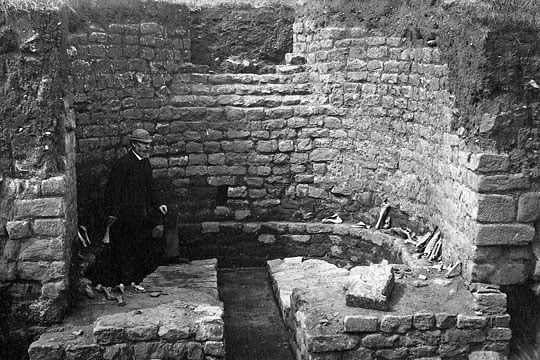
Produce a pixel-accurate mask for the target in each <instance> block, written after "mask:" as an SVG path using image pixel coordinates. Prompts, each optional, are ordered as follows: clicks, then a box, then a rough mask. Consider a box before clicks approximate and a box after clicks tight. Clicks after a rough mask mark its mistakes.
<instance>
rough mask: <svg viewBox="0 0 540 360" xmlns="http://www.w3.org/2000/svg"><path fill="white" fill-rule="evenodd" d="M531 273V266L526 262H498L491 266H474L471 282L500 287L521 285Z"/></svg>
mask: <svg viewBox="0 0 540 360" xmlns="http://www.w3.org/2000/svg"><path fill="white" fill-rule="evenodd" d="M530 273H531V266H530V264H529V263H528V262H526V261H510V260H506V261H505V260H497V261H496V262H493V263H491V264H489V263H488V264H473V265H472V267H471V280H472V281H478V282H484V283H492V284H498V285H510V284H521V283H524V282H525V281H526V280H527V279H528V278H529V276H530Z"/></svg>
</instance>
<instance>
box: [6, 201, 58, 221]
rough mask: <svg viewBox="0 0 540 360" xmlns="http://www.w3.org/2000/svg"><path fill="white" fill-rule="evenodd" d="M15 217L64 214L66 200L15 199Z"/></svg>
mask: <svg viewBox="0 0 540 360" xmlns="http://www.w3.org/2000/svg"><path fill="white" fill-rule="evenodd" d="M14 211H15V218H17V219H22V218H40V217H61V216H64V200H63V199H62V198H42V199H28V200H15V202H14Z"/></svg>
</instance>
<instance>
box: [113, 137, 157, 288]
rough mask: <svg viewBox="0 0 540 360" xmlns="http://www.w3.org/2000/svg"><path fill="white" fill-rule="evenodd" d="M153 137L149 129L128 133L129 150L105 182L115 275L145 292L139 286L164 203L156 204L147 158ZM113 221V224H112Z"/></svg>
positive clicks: (149, 265) (147, 267)
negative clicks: (115, 268)
mask: <svg viewBox="0 0 540 360" xmlns="http://www.w3.org/2000/svg"><path fill="white" fill-rule="evenodd" d="M151 143H152V138H151V137H150V134H149V133H148V131H146V130H144V129H136V130H134V131H133V132H132V134H131V136H130V149H129V151H128V152H127V154H125V155H124V156H122V157H121V158H120V159H119V160H118V161H117V162H116V164H115V165H114V166H113V168H112V170H111V175H110V178H109V181H108V183H107V211H108V215H109V225H110V242H111V248H112V254H113V259H114V261H115V262H116V264H115V266H116V267H117V269H118V274H117V278H118V281H119V282H120V283H122V284H131V285H132V286H133V287H134V289H135V291H137V292H144V291H145V289H144V288H143V287H142V286H140V285H138V284H139V283H140V282H141V281H142V279H143V278H144V277H145V276H146V275H148V273H149V272H150V271H152V270H153V269H152V265H154V261H155V259H152V256H151V254H152V253H154V254H155V253H156V250H157V249H155V248H152V246H156V245H152V244H153V242H152V238H157V237H161V235H162V232H163V226H162V225H159V224H160V222H161V221H160V218H161V215H165V214H166V213H167V206H166V205H158V204H157V201H156V193H155V190H154V180H153V178H152V168H151V166H150V161H149V160H148V157H149V155H150V145H151ZM111 223H112V224H111Z"/></svg>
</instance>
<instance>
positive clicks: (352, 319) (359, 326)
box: [343, 315, 379, 332]
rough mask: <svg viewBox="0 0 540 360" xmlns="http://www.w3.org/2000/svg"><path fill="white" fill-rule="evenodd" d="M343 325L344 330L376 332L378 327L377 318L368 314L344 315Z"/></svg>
mask: <svg viewBox="0 0 540 360" xmlns="http://www.w3.org/2000/svg"><path fill="white" fill-rule="evenodd" d="M343 325H344V328H345V331H346V332H376V331H378V329H379V318H378V317H376V316H369V315H349V316H345V318H344V320H343Z"/></svg>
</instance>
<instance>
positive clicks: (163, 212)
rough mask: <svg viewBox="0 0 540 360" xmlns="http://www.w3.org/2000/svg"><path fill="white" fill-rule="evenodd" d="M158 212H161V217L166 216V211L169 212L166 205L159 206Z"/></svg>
mask: <svg viewBox="0 0 540 360" xmlns="http://www.w3.org/2000/svg"><path fill="white" fill-rule="evenodd" d="M159 211H161V213H162V214H163V215H166V214H167V211H169V210H168V209H167V205H160V206H159Z"/></svg>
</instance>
